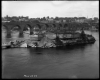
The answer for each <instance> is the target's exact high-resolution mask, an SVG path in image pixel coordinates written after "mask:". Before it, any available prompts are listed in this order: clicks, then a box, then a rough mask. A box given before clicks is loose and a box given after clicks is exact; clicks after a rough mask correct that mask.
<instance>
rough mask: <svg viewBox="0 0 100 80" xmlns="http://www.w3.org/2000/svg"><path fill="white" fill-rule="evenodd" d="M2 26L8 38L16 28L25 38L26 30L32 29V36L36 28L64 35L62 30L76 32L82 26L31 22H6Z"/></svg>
mask: <svg viewBox="0 0 100 80" xmlns="http://www.w3.org/2000/svg"><path fill="white" fill-rule="evenodd" d="M2 26H3V27H5V29H6V31H7V37H10V36H11V31H12V30H13V28H15V27H16V26H17V27H18V29H19V36H20V37H22V36H23V31H24V29H25V28H30V35H32V34H33V31H34V28H35V29H37V30H38V31H39V32H41V31H43V30H46V31H51V32H53V33H59V32H60V33H63V31H61V30H66V31H69V30H70V31H71V32H72V31H75V30H77V28H80V29H81V27H80V26H82V24H79V23H78V24H77V23H41V22H34V21H33V22H30V21H27V22H25V21H20V22H5V23H2Z"/></svg>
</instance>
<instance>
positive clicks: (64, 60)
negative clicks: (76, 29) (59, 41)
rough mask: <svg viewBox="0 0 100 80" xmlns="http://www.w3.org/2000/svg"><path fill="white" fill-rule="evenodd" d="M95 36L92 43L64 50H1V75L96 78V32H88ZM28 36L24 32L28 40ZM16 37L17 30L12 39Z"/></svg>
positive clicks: (3, 40) (97, 45) (97, 66)
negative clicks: (94, 40)
mask: <svg viewBox="0 0 100 80" xmlns="http://www.w3.org/2000/svg"><path fill="white" fill-rule="evenodd" d="M86 33H88V34H92V35H93V36H94V37H95V38H96V42H95V43H94V44H88V45H85V46H80V47H72V48H66V49H63V50H62V49H59V50H58V49H39V50H35V49H32V48H30V49H27V48H16V49H3V50H2V78H9V79H12V78H17V79H19V78H99V32H89V31H86ZM28 36H29V35H28V34H24V38H25V39H28V38H29V37H28ZM15 39H23V38H18V33H15V34H12V38H5V33H2V42H8V41H10V40H15Z"/></svg>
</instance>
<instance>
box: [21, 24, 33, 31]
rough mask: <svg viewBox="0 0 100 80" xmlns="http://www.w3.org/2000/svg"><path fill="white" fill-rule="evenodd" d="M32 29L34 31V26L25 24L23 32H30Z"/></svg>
mask: <svg viewBox="0 0 100 80" xmlns="http://www.w3.org/2000/svg"><path fill="white" fill-rule="evenodd" d="M31 29H32V26H31V25H30V24H25V26H24V28H23V31H27V30H29V31H30V30H31Z"/></svg>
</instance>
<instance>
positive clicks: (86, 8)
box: [2, 1, 99, 18]
mask: <svg viewBox="0 0 100 80" xmlns="http://www.w3.org/2000/svg"><path fill="white" fill-rule="evenodd" d="M6 15H8V16H10V17H11V16H29V18H37V17H40V18H42V17H47V16H49V17H88V18H93V17H99V1H2V17H4V16H6Z"/></svg>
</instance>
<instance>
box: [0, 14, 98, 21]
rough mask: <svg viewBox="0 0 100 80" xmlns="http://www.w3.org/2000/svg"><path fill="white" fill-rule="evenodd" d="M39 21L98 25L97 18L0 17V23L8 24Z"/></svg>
mask: <svg viewBox="0 0 100 80" xmlns="http://www.w3.org/2000/svg"><path fill="white" fill-rule="evenodd" d="M35 20H36V21H39V22H42V23H73V22H75V23H99V19H98V18H97V17H94V18H93V19H92V18H86V17H55V18H53V17H51V18H50V17H49V16H47V17H43V18H29V17H28V16H26V17H23V16H18V17H17V16H13V17H9V16H8V15H7V16H6V17H2V22H10V21H35Z"/></svg>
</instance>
